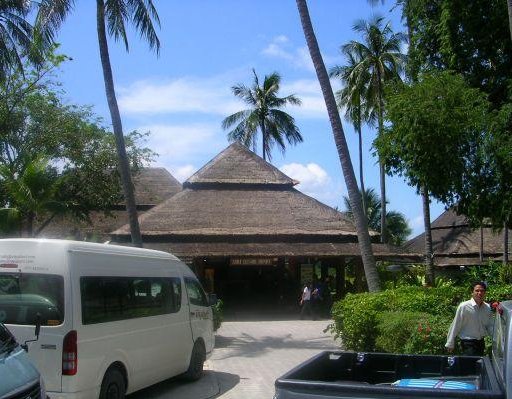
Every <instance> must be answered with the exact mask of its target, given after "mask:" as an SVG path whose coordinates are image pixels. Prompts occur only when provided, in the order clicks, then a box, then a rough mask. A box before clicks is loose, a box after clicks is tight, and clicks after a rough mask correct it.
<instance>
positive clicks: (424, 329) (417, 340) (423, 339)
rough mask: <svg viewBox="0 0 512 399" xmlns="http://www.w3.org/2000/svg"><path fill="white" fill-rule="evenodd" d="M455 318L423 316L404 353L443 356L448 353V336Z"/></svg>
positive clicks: (414, 329)
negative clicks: (446, 346) (446, 347)
mask: <svg viewBox="0 0 512 399" xmlns="http://www.w3.org/2000/svg"><path fill="white" fill-rule="evenodd" d="M452 319H453V317H446V316H435V315H429V314H426V315H423V317H421V318H419V319H418V323H417V324H416V328H413V329H412V330H411V331H410V336H409V338H408V339H407V342H406V343H405V345H404V351H403V353H419V354H431V355H442V354H445V353H446V349H445V347H444V345H445V344H446V335H447V333H448V329H449V328H450V324H451V322H452Z"/></svg>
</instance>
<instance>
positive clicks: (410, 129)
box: [374, 72, 489, 204]
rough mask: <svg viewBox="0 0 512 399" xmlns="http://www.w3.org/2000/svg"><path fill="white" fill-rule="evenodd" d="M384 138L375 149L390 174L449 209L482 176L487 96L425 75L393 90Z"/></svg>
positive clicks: (455, 80) (457, 80) (458, 81)
mask: <svg viewBox="0 0 512 399" xmlns="http://www.w3.org/2000/svg"><path fill="white" fill-rule="evenodd" d="M387 101H388V102H387V119H388V120H389V121H390V122H391V124H390V126H389V127H388V128H387V131H386V134H385V135H383V136H381V137H378V138H377V139H376V141H375V143H374V144H375V146H376V148H377V149H378V151H379V153H380V154H381V156H383V157H385V159H386V166H387V168H388V172H390V173H392V174H398V175H400V176H403V177H404V178H405V179H406V180H407V182H408V183H409V184H410V185H411V186H413V187H416V188H417V189H418V191H419V190H420V188H422V187H426V188H427V189H428V190H429V192H430V193H431V195H432V196H433V197H434V198H436V199H438V200H439V201H441V202H443V203H445V204H454V203H456V202H457V201H458V200H459V199H460V195H461V193H462V192H463V190H464V187H466V186H467V185H468V184H472V182H473V178H474V176H478V175H479V174H480V166H481V157H480V155H481V151H482V143H483V141H484V138H485V136H486V127H487V121H488V113H487V110H488V107H489V104H488V102H487V100H486V97H485V94H483V93H482V92H481V91H479V90H478V89H473V88H470V87H469V86H468V85H467V84H466V83H465V81H464V79H463V78H462V77H461V76H458V75H454V74H451V73H448V72H438V73H432V74H426V75H424V76H422V77H421V78H420V80H419V81H418V82H417V83H414V84H412V85H405V84H401V85H395V86H393V87H392V88H391V89H390V92H389V94H388V97H387Z"/></svg>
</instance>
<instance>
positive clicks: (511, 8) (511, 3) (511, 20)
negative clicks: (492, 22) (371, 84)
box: [507, 0, 512, 39]
mask: <svg viewBox="0 0 512 399" xmlns="http://www.w3.org/2000/svg"><path fill="white" fill-rule="evenodd" d="M507 7H508V28H509V30H510V38H511V39H512V0H507Z"/></svg>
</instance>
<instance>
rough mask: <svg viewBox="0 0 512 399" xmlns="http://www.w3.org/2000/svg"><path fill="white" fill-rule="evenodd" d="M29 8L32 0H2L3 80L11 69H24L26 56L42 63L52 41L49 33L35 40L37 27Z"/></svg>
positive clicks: (0, 73)
mask: <svg viewBox="0 0 512 399" xmlns="http://www.w3.org/2000/svg"><path fill="white" fill-rule="evenodd" d="M30 11H31V1H27V0H2V1H0V79H5V77H6V75H7V74H8V71H10V70H20V71H23V60H24V59H26V60H28V61H29V62H31V63H33V64H39V63H40V62H41V61H42V53H43V52H44V51H45V50H46V49H47V48H48V46H49V44H50V41H49V40H47V39H48V38H47V37H46V36H38V40H35V37H34V27H33V26H32V25H31V24H30V22H29V21H28V20H27V17H28V16H29V13H30Z"/></svg>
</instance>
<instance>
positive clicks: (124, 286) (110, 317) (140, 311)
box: [80, 276, 181, 324]
mask: <svg viewBox="0 0 512 399" xmlns="http://www.w3.org/2000/svg"><path fill="white" fill-rule="evenodd" d="M80 291H81V300H82V324H96V323H106V322H109V321H117V320H125V319H134V318H138V317H148V316H157V315H161V314H168V313H176V312H178V311H179V310H180V308H181V283H180V279H179V278H162V277H94V276H91V277H81V278H80Z"/></svg>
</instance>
